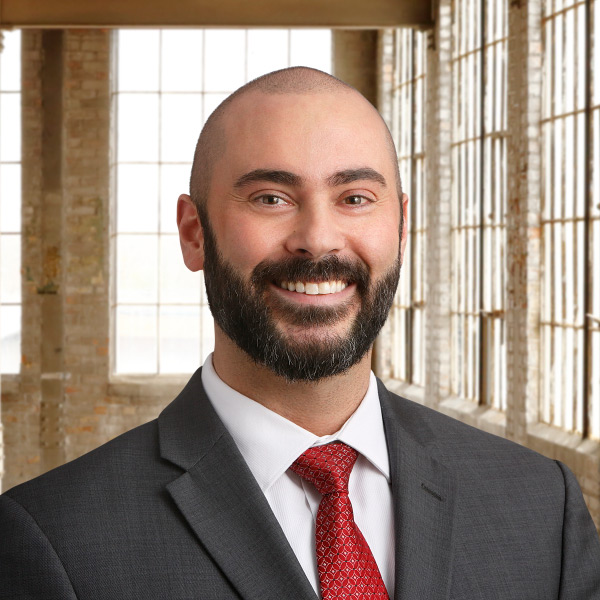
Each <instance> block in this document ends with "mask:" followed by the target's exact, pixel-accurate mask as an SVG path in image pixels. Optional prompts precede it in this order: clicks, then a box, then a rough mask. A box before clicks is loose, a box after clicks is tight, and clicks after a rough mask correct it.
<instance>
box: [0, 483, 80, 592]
mask: <svg viewBox="0 0 600 600" xmlns="http://www.w3.org/2000/svg"><path fill="white" fill-rule="evenodd" d="M17 599H18V600H25V599H27V600H33V599H37V600H42V599H44V600H76V599H77V596H76V595H75V591H74V590H73V586H72V585H71V582H70V581H69V577H68V575H67V573H66V571H65V569H64V566H63V564H62V563H61V561H60V558H59V557H58V555H57V554H56V552H55V550H54V548H53V547H52V544H51V543H50V541H49V540H48V538H47V537H46V536H45V535H44V533H43V532H42V530H41V529H40V528H39V526H38V525H37V523H36V522H35V520H34V519H33V517H32V516H31V515H30V514H29V513H28V512H27V511H26V510H25V509H24V508H23V507H22V506H21V505H20V504H18V503H17V502H16V501H14V500H13V499H12V498H10V497H9V496H7V495H6V494H4V495H2V496H0V600H17Z"/></svg>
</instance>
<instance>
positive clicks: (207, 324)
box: [200, 284, 215, 362]
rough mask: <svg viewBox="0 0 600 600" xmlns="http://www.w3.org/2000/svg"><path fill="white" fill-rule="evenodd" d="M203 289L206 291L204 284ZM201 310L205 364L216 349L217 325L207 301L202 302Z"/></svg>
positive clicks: (203, 358)
mask: <svg viewBox="0 0 600 600" xmlns="http://www.w3.org/2000/svg"><path fill="white" fill-rule="evenodd" d="M202 287H203V290H204V284H203V286H202ZM200 308H201V312H202V362H204V361H205V360H206V357H207V356H208V355H209V354H210V353H211V352H212V351H213V350H214V348H215V323H214V321H213V318H212V314H211V312H210V308H209V307H208V304H207V303H206V302H205V301H203V302H202V306H201V307H200Z"/></svg>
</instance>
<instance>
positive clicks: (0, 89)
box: [0, 31, 22, 373]
mask: <svg viewBox="0 0 600 600" xmlns="http://www.w3.org/2000/svg"><path fill="white" fill-rule="evenodd" d="M0 36H1V37H0V44H2V43H3V44H6V42H7V41H8V39H9V36H10V37H11V38H12V41H13V43H15V42H16V44H17V45H19V47H20V40H21V33H20V31H4V32H1V33H0ZM4 58H5V60H6V57H4ZM1 68H2V67H1V66H0V82H1V81H2V80H3V77H2V73H1ZM19 87H20V78H19ZM7 97H15V98H17V103H18V105H19V106H20V104H21V91H20V89H19V90H15V89H6V88H5V87H4V86H2V85H0V105H1V104H3V101H4V99H5V98H7ZM1 131H2V124H1V123H0V135H1ZM18 135H20V129H19V134H18ZM15 142H16V140H14V139H11V140H10V143H11V145H13V146H14V145H15ZM18 145H19V146H20V143H19V144H18ZM7 165H16V166H18V167H19V168H20V166H21V160H20V159H19V160H5V159H4V158H3V157H0V187H2V183H3V182H2V176H1V174H2V170H3V169H2V167H5V166H7ZM11 202H13V203H14V204H13V206H14V205H15V204H16V205H17V206H18V207H19V210H20V206H21V195H20V194H19V195H18V197H16V198H14V199H11ZM9 241H12V245H13V246H17V247H18V248H20V245H21V244H20V242H21V231H20V229H19V230H16V229H14V228H11V227H7V226H6V224H5V223H1V222H0V245H2V246H7V245H8V244H6V242H9ZM2 262H3V266H6V267H8V268H10V269H11V270H12V271H13V272H15V271H17V272H19V271H20V268H21V256H20V250H19V253H18V256H16V255H12V254H11V255H10V256H8V257H6V256H2ZM15 263H18V264H15ZM1 275H2V273H1V271H0V290H3V289H4V286H3V282H2V276H1ZM0 298H1V300H0V315H2V314H4V315H6V313H7V309H10V308H12V309H13V310H12V311H11V312H12V313H13V316H17V318H18V322H19V333H18V340H16V341H15V346H16V348H12V349H10V348H9V347H8V344H9V342H8V341H7V340H6V339H4V336H3V340H2V341H3V346H4V347H3V348H2V349H1V350H2V352H1V353H2V355H4V356H5V357H6V355H7V354H11V355H12V356H10V358H11V359H14V361H13V362H16V365H12V366H10V365H9V366H7V365H6V363H5V361H4V360H0V372H1V373H16V372H19V371H20V365H21V360H20V358H21V351H20V347H21V334H20V331H21V328H20V320H21V316H20V315H21V307H22V301H21V294H20V286H19V288H18V299H17V297H16V296H15V297H14V298H13V299H9V300H7V299H6V297H5V294H0ZM15 309H16V310H15ZM5 318H6V317H5ZM3 325H4V327H3ZM5 329H6V323H2V322H0V334H3V330H5ZM15 366H16V369H15V368H13V367H15Z"/></svg>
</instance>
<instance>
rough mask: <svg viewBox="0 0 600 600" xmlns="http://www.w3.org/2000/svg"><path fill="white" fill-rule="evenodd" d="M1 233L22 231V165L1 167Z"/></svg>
mask: <svg viewBox="0 0 600 600" xmlns="http://www.w3.org/2000/svg"><path fill="white" fill-rule="evenodd" d="M0 231H1V232H14V233H17V232H19V231H21V165H20V164H17V165H0Z"/></svg>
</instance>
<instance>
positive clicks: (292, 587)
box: [158, 370, 316, 600]
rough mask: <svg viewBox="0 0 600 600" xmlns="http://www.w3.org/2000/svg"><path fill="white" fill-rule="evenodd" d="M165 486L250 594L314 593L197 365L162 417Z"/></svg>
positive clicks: (298, 596)
mask: <svg viewBox="0 0 600 600" xmlns="http://www.w3.org/2000/svg"><path fill="white" fill-rule="evenodd" d="M158 429H159V440H160V453H161V457H162V458H163V459H165V460H168V461H170V462H172V463H174V464H175V465H177V466H179V467H180V468H181V469H183V471H184V473H182V475H181V476H179V477H178V478H177V479H175V480H174V481H172V482H171V483H169V484H168V485H167V490H168V491H169V493H170V494H171V496H172V498H173V500H174V501H175V504H176V505H177V507H178V509H179V510H180V511H181V513H182V514H183V516H184V517H185V519H186V520H187V522H188V523H189V525H190V527H191V528H192V529H193V530H194V532H195V534H196V536H197V537H198V539H199V541H200V543H201V544H202V546H204V548H205V549H206V551H207V552H208V553H209V554H210V555H211V556H212V558H213V559H214V560H215V562H216V563H217V564H218V565H219V567H220V568H221V570H222V571H223V573H224V574H225V576H226V577H227V578H228V580H229V581H230V582H231V584H232V585H233V586H234V587H235V588H236V589H237V591H238V592H239V594H240V596H241V597H243V598H245V599H248V600H268V599H272V600H280V599H281V598H286V599H288V598H289V599H292V600H315V598H316V596H315V593H314V590H313V589H312V586H311V585H310V583H309V581H308V579H307V578H306V575H305V574H304V572H303V570H302V568H301V567H300V564H299V563H298V561H297V559H296V557H295V555H294V553H293V551H292V549H291V548H290V545H289V543H288V541H287V539H286V538H285V535H284V534H283V532H282V531H281V527H280V526H279V523H278V522H277V519H276V518H275V516H274V515H273V512H272V511H271V508H270V507H269V504H268V502H267V500H266V499H265V497H264V495H263V493H262V491H261V490H260V488H259V486H258V484H257V483H256V480H255V479H254V478H253V476H252V474H251V473H250V470H249V469H248V466H247V465H246V463H245V462H244V460H243V458H242V456H241V455H240V453H239V450H238V449H237V447H236V445H235V442H234V441H233V439H232V438H231V436H230V435H229V433H228V432H227V430H226V429H225V427H224V425H223V423H222V422H221V421H220V419H219V418H218V416H217V415H216V413H215V411H214V409H213V408H212V405H211V403H210V401H209V400H208V398H207V397H206V394H205V392H204V389H203V387H202V382H201V375H200V370H198V371H196V373H195V374H194V375H193V376H192V378H191V379H190V381H189V383H188V384H187V385H186V387H185V388H184V389H183V391H182V392H181V393H180V394H179V396H178V397H177V398H176V399H175V400H174V401H173V402H172V403H171V404H170V405H169V406H168V407H167V408H165V410H164V411H163V412H162V413H161V415H160V416H159V418H158Z"/></svg>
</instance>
